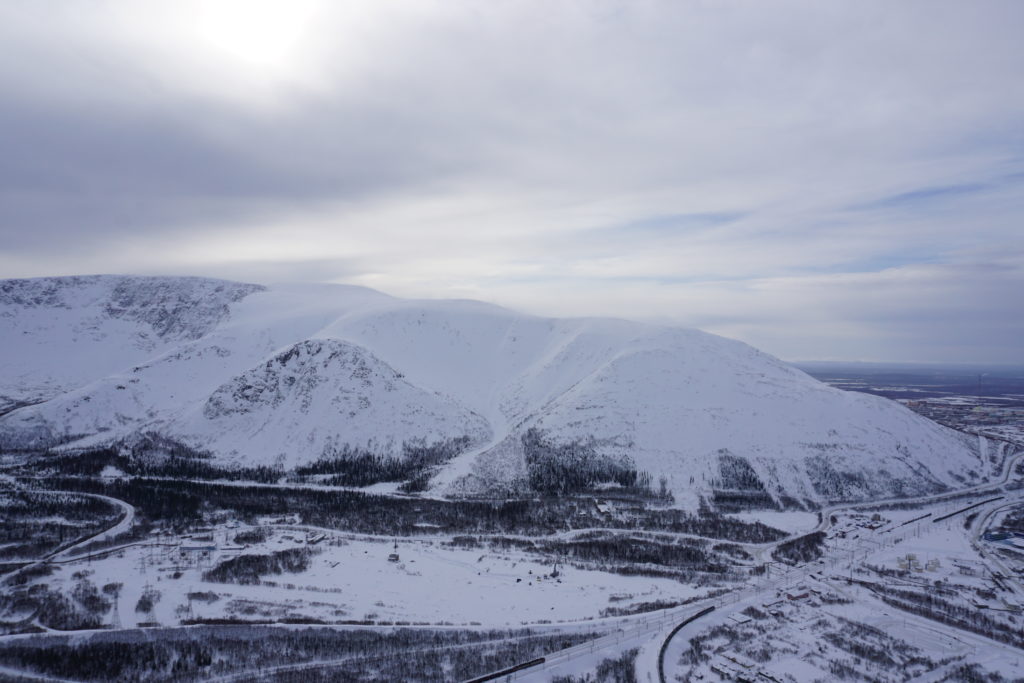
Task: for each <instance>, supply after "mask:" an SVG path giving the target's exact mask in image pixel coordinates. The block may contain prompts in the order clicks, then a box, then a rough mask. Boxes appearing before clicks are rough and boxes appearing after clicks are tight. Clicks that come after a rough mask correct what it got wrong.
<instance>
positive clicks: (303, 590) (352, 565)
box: [46, 530, 710, 626]
mask: <svg viewBox="0 0 1024 683" xmlns="http://www.w3.org/2000/svg"><path fill="white" fill-rule="evenodd" d="M304 539H305V534H304V533H300V532H294V531H287V530H276V531H275V532H274V533H273V536H272V537H271V538H269V539H268V540H267V541H265V542H263V543H259V544H256V545H253V546H252V547H249V548H247V549H245V550H244V553H245V554H247V555H264V556H266V555H270V554H272V553H275V552H280V551H283V550H288V549H296V548H305V547H307V546H306V545H305V543H304ZM179 541H180V539H175V540H174V541H173V542H169V541H168V539H166V538H163V539H161V540H160V541H159V542H160V543H167V545H156V544H149V545H138V546H133V547H128V548H125V549H124V550H121V551H119V552H117V553H114V554H112V555H109V556H107V557H104V558H101V559H96V560H94V561H89V562H87V561H84V560H81V561H77V562H74V563H70V564H65V565H62V566H61V568H60V569H59V570H58V571H57V572H56V573H55V574H53V575H52V576H50V577H47V579H46V582H48V583H49V584H50V585H51V587H52V588H57V587H58V586H61V587H62V588H63V590H66V591H69V592H70V591H73V590H74V586H75V584H76V583H77V582H79V581H81V578H75V575H76V574H77V573H79V572H82V571H83V570H84V571H86V572H89V575H88V576H87V577H86V579H87V580H88V581H90V582H91V583H93V584H95V585H97V586H103V585H106V584H108V583H110V582H122V583H124V587H123V588H122V589H121V593H120V598H119V605H118V608H119V610H118V611H119V613H120V619H121V622H122V625H123V626H134V625H135V624H137V623H151V622H157V623H160V624H163V625H173V624H177V623H179V622H180V621H182V620H184V619H213V618H224V617H233V618H239V619H250V620H252V619H319V620H323V621H326V622H332V623H333V622H338V621H371V622H411V623H431V624H436V623H442V622H448V623H453V624H474V625H484V626H505V625H512V626H518V625H520V624H523V623H543V622H545V621H572V620H583V619H593V618H596V617H600V616H601V612H602V610H604V609H606V608H609V607H615V608H618V609H629V608H630V607H631V606H634V605H637V604H639V603H645V602H655V601H666V602H667V601H672V602H680V601H683V600H688V599H694V598H697V597H700V596H703V595H705V594H706V593H707V592H708V590H710V589H709V588H707V587H702V588H697V587H694V586H689V585H685V584H682V583H679V582H677V581H674V580H670V579H664V578H652V577H642V576H621V575H618V574H614V573H609V572H602V571H590V570H582V569H577V568H574V567H572V566H569V565H564V564H560V565H558V568H557V576H556V575H553V570H554V566H553V565H552V564H551V563H550V562H547V563H545V562H542V561H541V560H540V558H537V557H535V556H534V557H531V556H529V555H526V554H523V553H517V552H507V553H506V552H500V553H496V552H492V551H484V550H463V549H457V548H452V547H451V546H448V545H446V543H445V542H444V541H443V540H442V539H433V540H408V539H405V540H399V541H397V543H396V542H394V541H390V540H384V539H381V540H371V539H368V538H367V539H357V538H349V539H348V540H343V539H341V538H340V537H337V538H333V539H326V540H324V541H323V542H321V543H319V544H317V545H315V546H312V547H311V548H310V550H311V551H312V553H313V554H312V555H311V556H310V558H309V566H308V568H307V569H305V570H304V571H301V572H298V573H289V572H285V573H281V574H268V575H264V576H263V577H262V578H261V583H260V584H259V585H240V584H237V583H219V582H212V581H207V580H204V579H203V574H204V572H205V571H207V570H209V569H210V568H212V567H214V566H216V565H217V564H219V563H220V562H223V561H225V560H229V559H230V558H232V557H237V556H238V555H240V554H242V553H243V551H242V550H240V549H239V550H230V549H229V550H223V549H222V550H218V551H216V553H214V554H212V555H211V556H209V557H203V556H202V554H201V552H199V553H194V552H192V551H186V553H188V554H189V555H192V556H187V555H186V554H185V553H183V551H182V548H187V547H193V546H194V547H200V546H202V542H190V541H187V540H186V541H184V542H183V543H181V542H179ZM222 547H223V546H222ZM229 547H230V546H229ZM392 555H395V556H397V560H392V559H390V557H391V556H392ZM176 576H177V578H175V577H176ZM147 591H149V592H150V593H153V592H154V591H155V592H156V593H158V594H159V598H158V599H156V600H155V601H154V604H153V609H152V611H151V612H146V611H138V610H137V606H138V603H139V600H140V598H142V596H143V594H144V593H146V592H147ZM189 594H192V595H193V599H192V600H191V601H190V599H189ZM197 595H199V596H202V597H198V598H197V597H195V596H197ZM214 596H215V597H214ZM190 602H191V605H190Z"/></svg>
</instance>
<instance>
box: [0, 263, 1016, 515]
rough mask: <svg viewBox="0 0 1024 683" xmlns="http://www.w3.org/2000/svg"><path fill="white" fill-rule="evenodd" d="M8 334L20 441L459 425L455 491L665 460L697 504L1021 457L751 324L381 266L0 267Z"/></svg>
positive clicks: (319, 437) (983, 471) (983, 474)
mask: <svg viewBox="0 0 1024 683" xmlns="http://www.w3.org/2000/svg"><path fill="white" fill-rule="evenodd" d="M0 344H2V348H3V350H4V353H3V354H2V356H0V397H2V399H0V400H2V401H3V402H2V403H0V414H2V413H6V414H3V415H2V416H0V447H3V448H6V449H45V448H61V449H77V448H85V447H95V446H101V445H106V444H111V443H116V442H120V441H122V440H125V439H130V438H131V437H132V436H133V435H138V434H143V433H149V434H159V435H160V436H162V437H166V438H167V439H171V440H174V441H175V442H178V443H181V444H184V445H186V446H188V447H189V448H191V449H195V450H196V451H200V452H204V453H209V454H210V455H211V456H212V457H213V459H214V461H216V462H219V463H220V464H223V465H226V466H254V465H269V466H279V467H283V468H288V469H291V468H294V467H296V466H298V465H303V464H308V463H311V462H314V461H322V460H324V459H330V458H332V457H339V456H338V454H339V453H354V452H360V453H365V454H372V455H374V456H375V457H380V458H393V459H397V460H401V459H402V458H403V457H407V454H408V452H409V446H410V444H418V445H419V446H421V447H422V446H426V447H429V446H431V445H435V444H451V443H459V444H463V445H464V446H465V447H464V448H462V450H461V452H460V453H458V454H457V455H455V456H454V457H450V456H451V455H452V453H451V452H449V451H444V452H445V453H446V456H445V457H446V458H448V459H447V460H446V461H445V462H443V463H441V464H439V465H438V464H437V463H436V462H435V461H431V464H432V468H431V469H430V470H429V474H430V475H431V477H432V478H431V480H430V485H431V486H432V488H433V489H434V491H435V492H438V493H446V494H480V493H487V492H493V491H525V490H530V489H533V490H538V489H540V490H544V487H545V486H548V485H550V484H551V482H550V481H549V480H550V478H551V477H558V476H559V472H570V471H571V472H572V473H573V475H574V476H580V473H581V472H583V473H584V474H585V476H583V480H584V481H585V483H601V482H602V481H604V480H606V479H607V480H619V481H621V480H622V479H623V478H625V479H628V478H629V477H628V472H636V471H640V472H647V473H649V474H650V475H651V476H652V477H653V478H654V479H655V480H656V479H657V478H658V477H660V476H664V477H666V478H667V480H668V486H669V488H670V489H672V491H673V492H674V493H675V494H676V498H677V500H678V501H679V502H680V503H682V504H684V505H696V502H697V500H698V496H699V495H707V494H708V492H709V491H710V490H711V489H712V488H717V489H726V490H734V491H740V492H742V493H744V494H752V495H759V496H768V497H772V498H775V499H776V500H779V499H783V498H786V497H790V498H796V499H810V500H815V501H825V500H834V499H847V498H861V497H878V496H890V495H898V494H901V493H902V494H910V493H915V492H924V491H932V490H938V489H941V488H943V487H947V486H963V485H966V484H970V483H975V482H981V481H983V480H984V479H986V478H987V477H989V476H991V475H993V474H994V473H995V472H996V471H997V470H998V469H999V467H1000V466H1001V464H1002V455H1003V454H1002V452H1001V451H1000V450H999V449H998V448H997V447H995V446H994V445H993V444H989V443H987V442H985V441H984V440H979V439H978V438H976V437H968V436H965V435H962V434H959V433H957V432H954V431H952V430H949V429H946V428H944V427H941V426H939V425H937V424H935V423H933V422H930V421H928V420H926V419H924V418H921V417H919V416H917V415H915V414H914V413H912V412H911V411H909V410H907V409H905V408H904V407H902V406H900V405H898V404H896V403H893V402H891V401H888V400H885V399H881V398H877V397H874V396H869V395H866V394H856V393H847V392H843V391H839V390H836V389H832V388H830V387H828V386H826V385H824V384H821V383H820V382H818V381H816V380H814V379H812V378H811V377H809V376H807V375H806V374H804V373H802V372H800V371H799V370H796V369H795V368H793V367H791V366H789V365H787V364H785V363H783V362H781V361H779V360H777V359H775V358H773V357H771V356H768V355H766V354H763V353H761V352H759V351H757V350H755V349H753V348H751V347H749V346H747V345H745V344H743V343H740V342H737V341H733V340H729V339H724V338H722V337H717V336H714V335H710V334H706V333H703V332H699V331H696V330H688V329H679V328H671V327H660V326H652V325H645V324H640V323H633V322H626V321H622V320H610V319H594V318H586V319H552V318H541V317H535V316H529V315H523V314H520V313H515V312H513V311H509V310H507V309H503V308H500V307H497V306H492V305H489V304H484V303H479V302H473V301H414V300H403V299H396V298H393V297H389V296H387V295H384V294H381V293H379V292H376V291H373V290H369V289H365V288H361V287H351V286H343V285H310V286H276V287H269V288H264V287H260V286H256V285H247V284H239V283H231V282H224V281H218V280H205V279H198V278H140V277H118V276H95V277H76V278H43V279H33V280H7V281H0ZM560 468H561V469H560ZM623 473H627V474H623ZM588 477H589V479H588Z"/></svg>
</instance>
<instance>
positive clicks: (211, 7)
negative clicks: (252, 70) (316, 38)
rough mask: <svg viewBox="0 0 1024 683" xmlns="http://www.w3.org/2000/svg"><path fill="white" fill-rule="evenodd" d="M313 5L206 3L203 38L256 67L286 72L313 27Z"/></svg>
mask: <svg viewBox="0 0 1024 683" xmlns="http://www.w3.org/2000/svg"><path fill="white" fill-rule="evenodd" d="M315 9H316V5H315V3H314V2H302V1H296V0H290V1H288V2H281V1H276V0H215V1H213V2H207V3H203V5H202V14H201V17H200V32H201V35H202V37H203V38H204V39H205V40H206V41H207V42H208V43H209V44H210V45H212V46H213V47H214V48H216V49H217V50H219V51H221V52H223V53H225V54H227V55H230V56H231V57H233V58H235V59H237V60H239V61H241V62H245V63H248V64H250V65H253V66H258V67H263V68H268V69H275V70H286V69H287V68H288V67H289V66H290V65H291V62H292V60H293V58H294V56H295V53H296V52H297V51H298V50H299V48H300V47H301V42H302V38H303V35H304V34H305V33H306V31H307V29H308V28H309V26H310V23H311V20H312V18H313V14H314V12H315Z"/></svg>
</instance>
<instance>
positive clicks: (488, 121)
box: [0, 0, 1024, 363]
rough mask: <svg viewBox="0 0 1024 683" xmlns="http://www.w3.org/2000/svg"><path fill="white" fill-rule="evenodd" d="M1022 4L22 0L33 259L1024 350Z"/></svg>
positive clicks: (800, 354) (12, 172) (39, 269)
mask: <svg viewBox="0 0 1024 683" xmlns="http://www.w3.org/2000/svg"><path fill="white" fill-rule="evenodd" d="M1022 19H1024V7H1022V6H1021V5H1020V4H1019V3H1016V2H1000V1H995V0H985V1H983V2H978V3H959V2H942V1H940V2H931V1H929V2H924V1H920V2H913V1H912V2H905V3H889V2H880V1H879V2H863V3H849V4H833V3H817V2H811V1H809V0H801V1H796V0H793V1H788V2H780V3H772V4H770V5H768V4H765V3H758V2H749V1H740V0H734V1H726V2H717V3H706V2H699V1H697V0H689V1H685V2H656V1H651V2H639V3H637V2H628V3H627V2H615V1H596V2H561V3H549V2H548V3H541V2H529V1H527V2H517V3H474V2H459V1H457V0H456V1H455V2H416V3H402V2H396V3H375V2H350V3H331V2H319V1H317V0H305V1H304V2H289V3H285V2H271V1H269V0H251V1H249V2H234V1H233V0H222V1H221V2H212V3H211V2H198V1H195V2H189V1H187V0H182V2H176V3H163V2H156V1H155V0H153V1H148V0H138V1H134V2H127V1H113V0H106V1H101V2H96V3H89V4H88V6H86V5H84V4H82V3H75V2H61V1H55V2H48V3H6V4H5V5H3V6H2V7H0V46H2V47H0V50H2V52H3V54H2V55H0V56H2V57H3V59H0V87H3V90H4V93H5V96H4V98H3V99H2V100H0V148H2V149H3V150H4V154H3V155H0V238H2V241H0V269H2V272H3V273H4V274H6V275H8V276H15V277H20V276H40V275H50V274H62V273H80V272H137V273H188V274H209V275H215V276H224V277H232V278H237V279H250V280H257V281H272V280H273V281H276V280H318V281H345V282H352V283H357V284H365V285H368V286H373V287H378V288H381V289H384V290H385V291H388V292H391V293H394V294H399V295H409V296H460V297H464V296H469V297H477V298H484V299H488V300H492V301H497V302H500V303H504V304H506V305H511V306H514V307H517V308H521V309H525V310H529V311H534V312H538V313H542V314H559V315H618V316H626V317H642V318H645V319H653V320H664V321H670V322H673V323H679V324H686V325H695V326H700V327H703V328H705V329H708V330H710V331H714V332H720V333H724V334H728V335H730V336H735V337H739V338H741V339H744V340H747V341H750V342H752V343H754V344H757V345H759V346H761V347H763V348H765V349H766V350H768V351H770V352H773V353H776V354H779V355H781V356H783V357H788V358H849V359H865V360H870V359H877V360H920V361H978V362H1004V363H1013V362H1022V361H1024V358H1022V355H1024V354H1021V353H1020V348H1021V345H1020V343H1019V341H1018V340H1019V339H1020V338H1021V337H1020V332H1021V329H1020V323H1019V322H1018V321H1020V320H1021V319H1024V316H1022V315H1021V313H1022V312H1024V311H1022V304H1021V303H1020V302H1019V299H1021V297H1016V296H1012V295H1011V294H1012V292H1014V291H1020V290H1021V285H1022V284H1024V274H1022V261H1024V259H1022V254H1024V244H1022V238H1021V237H1020V235H1021V230H1020V228H1019V217H1020V216H1021V214H1022V209H1024V191H1022V182H1024V126H1022V125H1021V121H1022V115H1024V90H1022V89H1021V88H1019V86H1018V81H1019V74H1020V73H1021V72H1022V71H1024V48H1022V47H1021V44H1020V41H1019V37H1018V35H1017V30H1016V27H1018V26H1020V25H1021V20H1022Z"/></svg>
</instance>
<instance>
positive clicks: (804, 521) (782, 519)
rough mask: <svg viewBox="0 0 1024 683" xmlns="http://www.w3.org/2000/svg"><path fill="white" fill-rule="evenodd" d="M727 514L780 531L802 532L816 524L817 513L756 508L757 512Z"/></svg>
mask: <svg viewBox="0 0 1024 683" xmlns="http://www.w3.org/2000/svg"><path fill="white" fill-rule="evenodd" d="M728 516H729V517H732V518H734V519H738V520H740V521H741V522H745V523H747V524H753V523H755V522H761V523H762V524H767V525H768V526H770V527H774V528H776V529H779V530H780V531H785V532H786V533H788V534H802V533H806V532H808V531H813V530H814V528H815V527H816V526H817V525H818V515H817V513H814V512H797V511H794V512H776V511H774V510H758V511H757V512H736V513H733V514H730V515H728Z"/></svg>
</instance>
